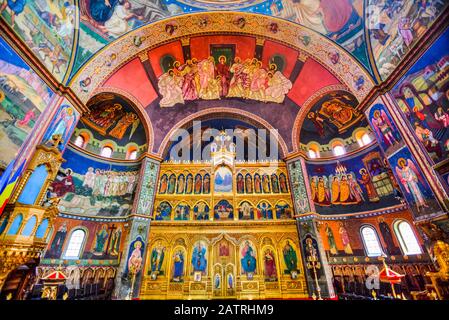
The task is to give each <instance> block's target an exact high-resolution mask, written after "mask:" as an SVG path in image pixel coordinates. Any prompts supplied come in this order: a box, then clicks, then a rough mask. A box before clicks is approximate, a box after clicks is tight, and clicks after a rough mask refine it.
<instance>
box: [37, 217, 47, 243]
mask: <svg viewBox="0 0 449 320" xmlns="http://www.w3.org/2000/svg"><path fill="white" fill-rule="evenodd" d="M47 228H48V219H47V218H45V219H44V220H42V222H41V224H40V225H39V227H37V230H36V238H43V237H44V236H45V232H46V231H47Z"/></svg>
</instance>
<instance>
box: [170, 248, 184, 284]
mask: <svg viewBox="0 0 449 320" xmlns="http://www.w3.org/2000/svg"><path fill="white" fill-rule="evenodd" d="M183 276H184V251H183V250H181V249H179V250H176V252H175V254H174V256H173V278H172V281H173V282H182V281H183V279H182V277H183Z"/></svg>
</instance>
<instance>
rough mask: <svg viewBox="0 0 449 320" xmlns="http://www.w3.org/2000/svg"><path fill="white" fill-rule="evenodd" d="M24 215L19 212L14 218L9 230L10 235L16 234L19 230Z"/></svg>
mask: <svg viewBox="0 0 449 320" xmlns="http://www.w3.org/2000/svg"><path fill="white" fill-rule="evenodd" d="M22 220H23V216H22V214H19V215H18V216H16V217H15V218H14V220H13V221H12V223H11V226H10V227H9V230H8V235H16V234H17V233H18V232H19V229H20V226H21V225H22Z"/></svg>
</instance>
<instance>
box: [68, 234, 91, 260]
mask: <svg viewBox="0 0 449 320" xmlns="http://www.w3.org/2000/svg"><path fill="white" fill-rule="evenodd" d="M85 237H86V232H84V230H82V229H77V230H75V231H73V232H72V234H71V235H70V239H69V244H68V245H67V249H66V251H65V255H64V258H66V259H79V257H80V255H81V248H82V246H83V242H84V238H85Z"/></svg>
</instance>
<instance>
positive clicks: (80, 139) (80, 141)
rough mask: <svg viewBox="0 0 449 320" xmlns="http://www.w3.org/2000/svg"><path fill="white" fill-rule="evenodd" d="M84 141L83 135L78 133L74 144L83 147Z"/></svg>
mask: <svg viewBox="0 0 449 320" xmlns="http://www.w3.org/2000/svg"><path fill="white" fill-rule="evenodd" d="M84 142H85V140H84V137H83V136H82V135H79V136H78V137H76V139H75V145H76V146H77V147H80V148H82V147H84Z"/></svg>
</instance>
